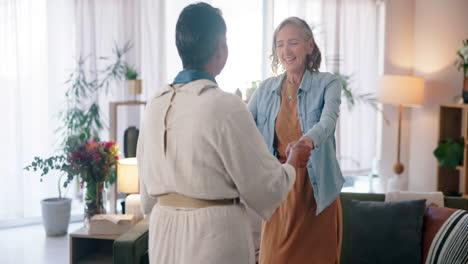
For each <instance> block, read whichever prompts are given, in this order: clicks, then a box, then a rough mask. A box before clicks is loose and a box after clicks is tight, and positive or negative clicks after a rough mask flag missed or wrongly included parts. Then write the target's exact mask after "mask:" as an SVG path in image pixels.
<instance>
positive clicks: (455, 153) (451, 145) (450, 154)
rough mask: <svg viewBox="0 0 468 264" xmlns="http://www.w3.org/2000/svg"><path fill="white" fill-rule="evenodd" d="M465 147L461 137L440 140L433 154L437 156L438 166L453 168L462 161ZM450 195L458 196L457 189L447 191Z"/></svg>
mask: <svg viewBox="0 0 468 264" xmlns="http://www.w3.org/2000/svg"><path fill="white" fill-rule="evenodd" d="M464 147H465V139H464V138H463V137H462V138H460V139H458V140H453V139H451V138H447V139H445V140H442V141H441V142H440V144H439V146H437V148H436V149H435V150H434V156H435V157H436V158H437V161H438V163H439V166H441V167H443V168H448V169H455V168H456V167H457V166H460V165H462V163H463V152H464ZM447 195H450V196H460V195H461V193H460V192H459V191H458V190H452V191H451V192H449V193H447Z"/></svg>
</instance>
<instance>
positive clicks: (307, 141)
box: [299, 136, 314, 149]
mask: <svg viewBox="0 0 468 264" xmlns="http://www.w3.org/2000/svg"><path fill="white" fill-rule="evenodd" d="M299 141H302V142H304V143H305V144H306V145H307V146H308V147H310V148H311V149H314V141H312V139H311V138H310V137H308V136H302V137H301V138H300V139H299Z"/></svg>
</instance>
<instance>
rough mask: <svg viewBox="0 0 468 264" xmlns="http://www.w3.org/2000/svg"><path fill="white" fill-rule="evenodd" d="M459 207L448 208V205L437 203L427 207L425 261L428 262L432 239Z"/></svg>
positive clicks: (424, 242)
mask: <svg viewBox="0 0 468 264" xmlns="http://www.w3.org/2000/svg"><path fill="white" fill-rule="evenodd" d="M456 211H457V209H453V208H448V207H438V206H437V205H434V206H433V205H431V206H429V207H428V208H427V210H426V213H425V214H424V223H423V241H422V247H423V262H422V263H426V259H427V254H428V253H429V249H430V247H431V244H432V241H433V240H434V237H435V236H436V234H437V232H439V229H440V228H441V227H442V225H443V224H444V223H445V221H447V219H448V218H449V217H450V216H451V215H452V214H453V213H454V212H456Z"/></svg>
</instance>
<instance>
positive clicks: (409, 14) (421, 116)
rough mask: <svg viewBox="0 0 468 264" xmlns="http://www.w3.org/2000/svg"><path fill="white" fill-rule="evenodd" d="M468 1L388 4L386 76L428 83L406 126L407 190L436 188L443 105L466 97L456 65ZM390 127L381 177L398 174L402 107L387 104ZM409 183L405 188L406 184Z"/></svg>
mask: <svg viewBox="0 0 468 264" xmlns="http://www.w3.org/2000/svg"><path fill="white" fill-rule="evenodd" d="M467 14H468V1H466V0H448V1H441V0H388V1H386V19H385V22H386V26H385V29H386V33H385V51H384V73H385V74H409V75H416V76H422V77H424V78H425V80H426V87H425V96H424V104H423V106H422V107H420V108H413V109H410V108H408V109H405V110H404V111H403V122H402V149H401V162H402V163H403V164H404V165H405V172H404V173H403V174H402V175H401V177H400V178H401V183H402V189H406V187H407V188H408V189H409V190H415V191H433V190H436V173H437V170H436V168H437V162H436V159H435V158H434V156H433V154H432V152H433V150H434V149H435V147H436V145H437V136H438V105H439V104H442V103H450V102H451V101H452V98H453V97H454V96H455V95H459V94H461V90H462V85H463V83H462V73H460V72H458V71H457V69H456V67H455V66H454V65H453V63H454V61H455V59H456V55H455V52H456V50H457V49H458V48H459V47H460V45H461V42H462V40H463V39H466V38H468V15H467ZM384 111H385V113H386V115H387V117H388V118H389V119H390V122H391V125H390V126H387V125H385V124H384V125H383V131H382V155H381V162H380V165H381V166H380V168H381V170H380V174H381V175H382V176H383V180H384V183H385V179H388V178H389V177H390V176H392V175H393V173H392V166H393V164H394V163H395V160H396V138H397V135H396V133H397V125H398V123H397V108H396V107H394V106H385V107H384ZM406 181H407V182H408V185H407V186H406V184H405V182H406Z"/></svg>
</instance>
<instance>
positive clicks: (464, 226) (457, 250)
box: [425, 210, 468, 264]
mask: <svg viewBox="0 0 468 264" xmlns="http://www.w3.org/2000/svg"><path fill="white" fill-rule="evenodd" d="M425 263H426V264H432V263H434V264H435V263H437V264H466V263H468V212H467V211H465V210H457V211H455V212H453V213H452V214H451V215H450V216H449V217H448V219H447V220H446V221H445V222H444V223H443V224H442V226H441V227H440V229H439V231H438V232H437V233H436V235H435V236H434V239H433V240H432V243H431V247H430V249H429V252H428V254H427V259H426V262H425Z"/></svg>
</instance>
